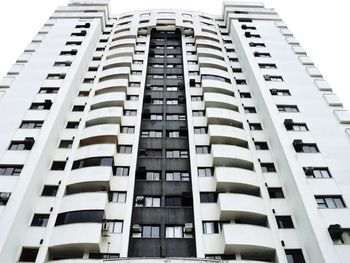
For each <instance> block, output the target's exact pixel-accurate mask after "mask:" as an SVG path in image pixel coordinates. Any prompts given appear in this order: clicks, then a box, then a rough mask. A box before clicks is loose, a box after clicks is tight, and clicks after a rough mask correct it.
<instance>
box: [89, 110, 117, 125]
mask: <svg viewBox="0 0 350 263" xmlns="http://www.w3.org/2000/svg"><path fill="white" fill-rule="evenodd" d="M122 116H123V108H122V107H111V108H102V109H98V110H93V111H90V112H89V114H88V116H87V119H86V127H89V126H94V125H100V124H120V122H121V118H122Z"/></svg>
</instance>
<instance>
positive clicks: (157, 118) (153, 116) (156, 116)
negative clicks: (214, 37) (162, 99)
mask: <svg viewBox="0 0 350 263" xmlns="http://www.w3.org/2000/svg"><path fill="white" fill-rule="evenodd" d="M149 119H150V120H152V121H161V120H163V115H162V114H151V115H150V117H149Z"/></svg>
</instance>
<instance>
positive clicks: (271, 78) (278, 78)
mask: <svg viewBox="0 0 350 263" xmlns="http://www.w3.org/2000/svg"><path fill="white" fill-rule="evenodd" d="M264 79H265V81H272V82H282V81H283V78H282V77H281V76H270V75H264Z"/></svg>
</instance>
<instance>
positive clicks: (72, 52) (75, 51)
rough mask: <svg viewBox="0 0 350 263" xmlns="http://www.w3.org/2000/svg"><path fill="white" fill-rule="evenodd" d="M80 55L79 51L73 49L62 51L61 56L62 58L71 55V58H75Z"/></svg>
mask: <svg viewBox="0 0 350 263" xmlns="http://www.w3.org/2000/svg"><path fill="white" fill-rule="evenodd" d="M80 43H81V42H80ZM77 53H78V50H76V49H72V50H64V51H61V53H60V55H62V56H67V55H71V56H74V55H76V54H77Z"/></svg>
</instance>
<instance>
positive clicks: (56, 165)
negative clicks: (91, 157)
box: [51, 161, 66, 171]
mask: <svg viewBox="0 0 350 263" xmlns="http://www.w3.org/2000/svg"><path fill="white" fill-rule="evenodd" d="M65 167H66V162H64V161H53V162H52V165H51V170H53V171H63V170H64V168H65Z"/></svg>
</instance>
